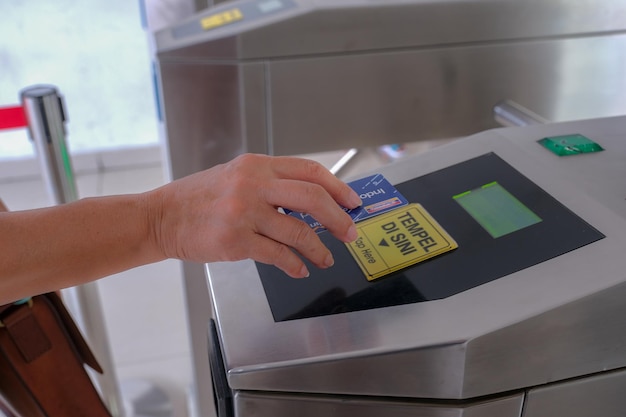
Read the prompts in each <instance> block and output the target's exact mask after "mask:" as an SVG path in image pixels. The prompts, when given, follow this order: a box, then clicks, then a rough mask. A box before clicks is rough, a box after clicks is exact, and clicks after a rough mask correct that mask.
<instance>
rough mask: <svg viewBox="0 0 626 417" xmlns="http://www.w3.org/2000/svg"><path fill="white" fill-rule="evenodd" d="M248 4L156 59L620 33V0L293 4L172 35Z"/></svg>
mask: <svg viewBox="0 0 626 417" xmlns="http://www.w3.org/2000/svg"><path fill="white" fill-rule="evenodd" d="M249 3H254V2H250V1H246V0H243V1H230V2H227V4H224V5H221V6H218V7H214V8H210V9H208V10H206V11H204V12H201V13H199V14H196V15H194V16H192V17H190V18H188V19H186V20H184V21H182V22H180V23H179V24H177V25H174V26H172V27H170V28H167V29H164V30H162V31H159V32H158V33H157V34H156V42H157V46H158V48H159V50H160V51H161V53H162V56H164V57H171V58H174V57H176V58H189V57H190V56H203V57H205V58H206V59H246V60H247V59H264V58H282V57H288V56H305V55H320V54H345V53H354V52H364V51H373V50H379V51H382V50H386V49H397V48H413V47H420V48H431V47H433V46H444V45H448V46H450V45H461V44H468V43H488V42H503V41H519V40H533V39H540V38H555V37H579V36H581V35H586V36H597V35H599V34H609V33H612V32H620V31H621V32H623V31H624V30H625V29H626V28H625V26H624V22H626V6H624V3H623V2H622V1H621V0H602V1H593V0H579V1H576V2H571V1H568V0H523V1H519V0H474V1H459V0H385V1H380V0H296V1H295V4H296V6H295V7H291V8H284V11H283V12H280V13H272V14H269V15H267V16H255V17H254V18H249V19H247V18H244V19H243V20H242V21H240V22H237V23H236V24H231V25H224V26H222V27H219V28H217V29H212V30H209V31H203V30H198V31H196V32H195V34H192V35H189V36H184V37H178V38H177V37H176V36H175V35H174V34H175V33H176V32H175V30H174V29H175V28H176V27H180V26H182V25H187V24H189V23H190V22H194V21H198V20H199V19H202V18H203V17H206V16H210V15H212V14H214V13H218V12H220V11H224V10H229V9H232V8H235V7H241V6H244V5H246V4H249ZM257 3H258V2H257ZM229 38H230V39H232V41H228V39H229Z"/></svg>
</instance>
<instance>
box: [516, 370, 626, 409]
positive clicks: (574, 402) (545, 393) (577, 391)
mask: <svg viewBox="0 0 626 417" xmlns="http://www.w3.org/2000/svg"><path fill="white" fill-rule="evenodd" d="M625 389H626V371H624V370H619V371H616V372H607V373H603V374H600V375H594V376H591V377H589V378H583V379H577V380H574V381H569V382H566V383H564V384H554V385H549V386H546V387H541V388H536V389H533V390H530V391H529V392H528V393H527V396H526V404H525V407H524V414H523V417H554V416H568V417H591V416H602V417H621V416H623V415H624V410H626V396H624V390H625Z"/></svg>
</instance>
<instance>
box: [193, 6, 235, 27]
mask: <svg viewBox="0 0 626 417" xmlns="http://www.w3.org/2000/svg"><path fill="white" fill-rule="evenodd" d="M241 19H243V14H241V10H239V9H237V8H235V9H230V10H226V11H225V12H222V13H217V14H214V15H211V16H207V17H205V18H204V19H202V20H200V24H201V25H202V29H204V30H209V29H215V28H217V27H220V26H224V25H227V24H229V23H233V22H236V21H238V20H241Z"/></svg>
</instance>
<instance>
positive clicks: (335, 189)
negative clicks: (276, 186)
mask: <svg viewBox="0 0 626 417" xmlns="http://www.w3.org/2000/svg"><path fill="white" fill-rule="evenodd" d="M276 159H277V162H278V163H277V164H276V166H275V168H274V169H275V172H276V173H277V174H278V176H279V177H280V178H287V179H295V180H300V181H306V182H310V183H314V184H318V185H320V186H322V188H324V189H325V190H326V191H327V192H328V194H330V196H331V197H332V198H333V199H334V200H335V201H336V202H337V203H339V204H340V205H342V206H343V207H346V208H350V209H351V208H355V207H358V206H360V205H361V199H360V198H359V195H358V194H357V193H356V192H355V191H354V190H353V189H352V188H350V187H349V186H348V185H347V184H346V183H344V182H343V181H341V180H339V179H338V178H337V177H335V176H334V175H333V174H332V173H331V172H330V171H329V170H327V169H326V168H325V167H324V166H323V165H321V164H319V163H318V162H315V161H311V160H308V159H300V158H290V157H278V158H276Z"/></svg>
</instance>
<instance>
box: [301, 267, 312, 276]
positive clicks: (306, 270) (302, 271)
mask: <svg viewBox="0 0 626 417" xmlns="http://www.w3.org/2000/svg"><path fill="white" fill-rule="evenodd" d="M309 275H310V274H309V270H308V269H307V267H306V266H304V265H303V266H302V269H301V270H300V276H301V277H302V278H308V277H309Z"/></svg>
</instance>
